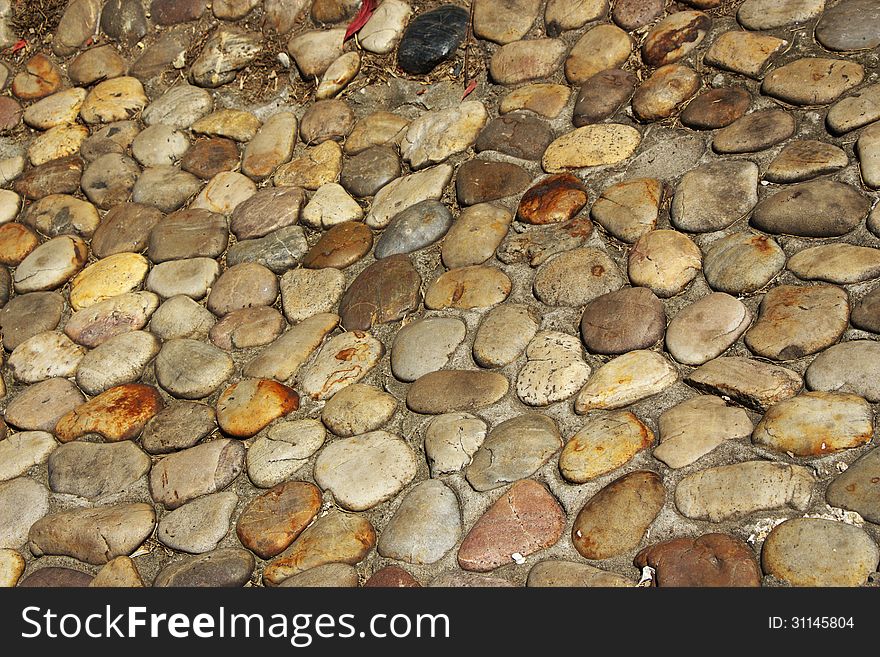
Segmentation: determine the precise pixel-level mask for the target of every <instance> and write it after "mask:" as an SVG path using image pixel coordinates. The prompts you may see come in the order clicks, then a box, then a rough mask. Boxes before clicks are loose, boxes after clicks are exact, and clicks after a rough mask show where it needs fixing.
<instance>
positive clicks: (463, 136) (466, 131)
mask: <svg viewBox="0 0 880 657" xmlns="http://www.w3.org/2000/svg"><path fill="white" fill-rule="evenodd" d="M488 118H489V115H488V113H487V111H486V107H485V106H484V105H483V103H481V102H480V101H476V100H474V101H467V102H463V103H461V104H459V105H457V106H455V107H453V108H449V109H445V110H437V111H433V112H425V113H424V114H422V115H421V116H420V117H419V118H417V119H415V120H414V121H413V122H412V123H410V124H409V128H407V131H406V134H404V136H403V139H402V140H401V141H400V154H401V156H402V157H403V159H404V160H405V161H407V162H409V163H410V166H411V167H412V169H413V170H417V169H423V168H425V167H426V166H430V165H432V164H438V163H440V162H444V161H445V160H446V159H448V158H449V157H450V156H452V155H454V154H456V153H461V152H463V151H465V150H467V149H468V148H470V147H471V146H473V145H474V142H476V141H477V136H478V135H479V134H480V131H481V130H482V129H483V126H484V125H486V121H487V120H488Z"/></svg>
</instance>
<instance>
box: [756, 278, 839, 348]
mask: <svg viewBox="0 0 880 657" xmlns="http://www.w3.org/2000/svg"><path fill="white" fill-rule="evenodd" d="M848 319H849V301H848V299H847V294H846V291H845V290H843V289H841V288H839V287H836V286H834V285H811V286H803V287H801V286H793V285H780V286H779V287H775V288H773V289H772V290H770V291H769V292H768V293H767V294H766V295H764V299H763V300H762V301H761V307H760V314H759V315H758V320H757V321H756V322H755V323H754V325H753V326H752V328H750V329H749V330H748V331H746V334H745V343H746V346H747V347H748V348H749V349H750V350H751V351H752V352H753V353H754V354H756V355H758V356H763V357H764V358H770V359H771V360H793V359H795V358H801V357H803V356H809V355H810V354H815V353H816V352H818V351H821V350H822V349H824V348H825V347H830V346H831V345H833V344H834V343H836V342H837V341H838V340H839V339H840V337H841V336H842V335H843V332H844V331H845V330H846V327H847V321H848Z"/></svg>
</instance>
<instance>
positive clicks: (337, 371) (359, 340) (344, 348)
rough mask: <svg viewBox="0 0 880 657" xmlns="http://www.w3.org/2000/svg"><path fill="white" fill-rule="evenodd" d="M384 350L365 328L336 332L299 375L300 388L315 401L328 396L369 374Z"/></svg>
mask: <svg viewBox="0 0 880 657" xmlns="http://www.w3.org/2000/svg"><path fill="white" fill-rule="evenodd" d="M384 353H385V347H384V346H383V344H382V343H381V342H380V341H379V340H377V339H376V338H374V337H373V336H372V335H370V334H369V333H366V332H364V331H356V330H355V331H349V332H347V333H342V334H340V335H336V336H334V337H333V338H331V339H330V340H329V341H328V342H327V343H326V344H325V345H324V346H323V347H322V348H321V351H319V352H318V355H317V356H316V357H315V359H314V360H313V361H312V363H311V365H310V366H309V367H308V368H307V369H306V370H304V371H303V373H302V374H301V376H300V377H299V379H300V386H301V387H302V391H303V393H304V394H306V395H309V396H310V397H311V398H312V399H314V400H322V399H329V398H330V397H332V396H333V395H334V394H335V393H337V392H339V391H340V390H342V389H343V388H345V387H346V386H349V385H351V384H353V383H357V382H358V381H360V380H361V379H362V378H364V377H365V376H366V375H367V374H369V373H370V371H371V370H372V369H373V368H374V367H375V366H376V364H377V363H378V362H379V360H380V359H381V358H382V356H383V355H384Z"/></svg>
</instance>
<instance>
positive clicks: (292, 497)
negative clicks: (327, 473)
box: [235, 481, 321, 559]
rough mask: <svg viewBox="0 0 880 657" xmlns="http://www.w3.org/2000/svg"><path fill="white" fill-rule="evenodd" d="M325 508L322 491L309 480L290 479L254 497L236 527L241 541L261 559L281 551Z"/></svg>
mask: <svg viewBox="0 0 880 657" xmlns="http://www.w3.org/2000/svg"><path fill="white" fill-rule="evenodd" d="M320 510H321V491H320V490H318V487H317V486H315V485H314V484H310V483H308V482H306V481H286V482H284V483H282V484H278V485H277V486H275V487H274V488H272V489H270V490H268V491H267V492H265V493H264V494H263V495H260V496H259V497H256V498H254V499H253V500H252V501H251V502H250V503H249V504H248V505H247V506H246V507H245V508H244V510H243V511H242V512H241V516H240V517H239V519H238V523H237V524H236V526H235V531H236V533H237V534H238V538H239V540H240V541H241V544H242V545H244V546H245V547H246V548H248V549H249V550H251V551H252V552H253V553H254V554H256V555H257V556H258V557H260V558H261V559H270V558H271V557H274V556H276V555H279V554H281V553H282V552H284V550H286V549H287V547H288V546H289V545H290V544H291V543H293V541H294V540H296V537H297V536H299V535H300V534H301V533H302V532H303V530H304V529H305V528H306V527H307V526H308V525H309V523H310V522H311V521H312V520H313V519H314V518H315V516H316V515H317V514H318V511H320Z"/></svg>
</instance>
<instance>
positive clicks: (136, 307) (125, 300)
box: [64, 292, 159, 348]
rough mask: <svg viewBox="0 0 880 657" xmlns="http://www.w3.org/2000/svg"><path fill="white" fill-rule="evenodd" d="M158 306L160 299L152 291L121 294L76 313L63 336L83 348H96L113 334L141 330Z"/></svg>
mask: <svg viewBox="0 0 880 657" xmlns="http://www.w3.org/2000/svg"><path fill="white" fill-rule="evenodd" d="M158 306H159V297H158V296H157V295H155V294H153V293H152V292H131V293H127V294H120V295H118V296H115V297H111V298H110V299H106V300H105V301H100V302H98V303H96V304H95V305H93V306H90V307H89V308H84V309H83V310H78V311H76V312H75V313H74V314H73V315H71V317H70V319H69V320H68V321H67V324H66V325H65V326H64V333H65V334H66V335H67V336H68V337H70V339H71V340H73V341H74V342H76V343H77V344H81V345H83V346H84V347H89V348H92V347H97V346H98V345H100V344H103V343H104V342H106V341H107V340H109V339H110V338H112V337H113V336H114V335H119V334H120V333H127V332H129V331H137V330H139V329H142V328H143V327H144V326H146V324H147V321H148V320H149V319H150V316H151V315H152V314H153V312H154V311H155V310H156V308H157V307H158Z"/></svg>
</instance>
